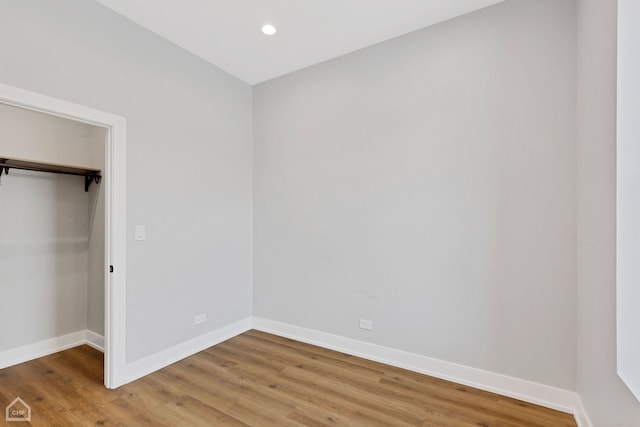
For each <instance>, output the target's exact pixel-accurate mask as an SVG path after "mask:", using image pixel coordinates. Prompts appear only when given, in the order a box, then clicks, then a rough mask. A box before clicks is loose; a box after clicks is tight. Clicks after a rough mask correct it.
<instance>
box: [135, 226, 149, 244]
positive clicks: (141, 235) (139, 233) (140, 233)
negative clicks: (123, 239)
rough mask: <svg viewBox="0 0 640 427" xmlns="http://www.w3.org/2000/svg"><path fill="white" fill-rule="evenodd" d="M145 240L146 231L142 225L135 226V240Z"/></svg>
mask: <svg viewBox="0 0 640 427" xmlns="http://www.w3.org/2000/svg"><path fill="white" fill-rule="evenodd" d="M146 238H147V229H146V227H145V226H144V225H136V240H144V239H146Z"/></svg>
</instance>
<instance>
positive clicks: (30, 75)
mask: <svg viewBox="0 0 640 427" xmlns="http://www.w3.org/2000/svg"><path fill="white" fill-rule="evenodd" d="M0 10H2V13H1V14H0V52H2V55H1V58H0V82H2V83H5V84H9V85H13V86H17V87H20V88H23V89H27V90H31V91H35V92H39V93H43V94H45V95H49V96H53V97H57V98H62V99H65V100H68V101H71V102H75V103H79V104H82V105H86V106H89V107H93V108H97V109H99V110H103V111H107V112H110V113H113V114H118V115H121V116H124V117H125V118H126V119H127V229H128V231H129V233H128V236H127V237H128V240H127V294H126V298H127V312H126V316H127V317H126V325H127V361H128V362H131V361H134V360H138V359H140V358H142V357H144V356H146V355H150V354H153V353H156V352H158V351H160V350H164V349H167V348H169V347H171V346H173V345H176V344H179V343H181V342H184V341H186V340H188V339H191V338H194V337H196V336H199V335H202V334H204V333H206V332H209V331H211V330H215V329H217V328H219V327H222V326H225V325H228V324H230V323H233V322H235V321H238V320H240V319H244V318H247V317H249V316H250V315H251V283H252V271H251V265H252V243H251V240H252V237H251V233H252V139H251V138H252V111H251V109H252V90H251V87H250V86H248V85H247V84H245V83H243V82H241V81H240V80H238V79H236V78H234V77H232V76H230V75H229V74H226V73H224V72H223V71H221V70H219V69H217V68H215V67H213V66H211V65H209V64H207V63H205V62H204V61H202V60H200V59H198V58H196V57H195V56H193V55H191V54H189V53H187V52H185V51H183V50H181V49H179V48H178V47H176V46H174V45H172V44H171V43H169V42H167V41H165V40H163V39H161V38H159V37H157V36H156V35H154V34H152V33H151V32H149V31H147V30H145V29H143V28H141V27H139V26H137V25H135V24H133V23H132V22H130V21H128V20H126V19H124V18H122V17H121V16H119V15H117V14H115V13H114V12H112V11H110V10H108V9H106V8H104V7H102V6H100V5H99V4H97V3H95V2H92V1H84V0H62V1H56V2H50V1H47V0H29V1H13V0H0ZM135 224H145V225H146V226H147V240H146V241H145V242H135V241H134V239H133V233H134V226H135ZM115 268H118V266H115ZM200 313H206V314H207V323H205V324H202V325H198V326H194V325H193V319H194V315H196V314H200Z"/></svg>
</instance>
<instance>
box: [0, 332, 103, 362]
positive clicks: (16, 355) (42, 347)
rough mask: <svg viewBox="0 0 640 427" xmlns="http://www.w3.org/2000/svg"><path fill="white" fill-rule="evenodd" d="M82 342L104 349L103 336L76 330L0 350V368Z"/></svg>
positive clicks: (75, 345) (81, 343)
mask: <svg viewBox="0 0 640 427" xmlns="http://www.w3.org/2000/svg"><path fill="white" fill-rule="evenodd" d="M83 344H88V345H90V346H91V347H94V348H96V349H98V350H100V351H104V337H102V336H100V335H98V334H96V333H94V332H91V331H87V330H84V331H78V332H73V333H70V334H67V335H62V336H60V337H55V338H50V339H47V340H43V341H39V342H36V343H33V344H27V345H25V346H22V347H18V348H12V349H10V350H5V351H2V352H0V369H4V368H8V367H9V366H13V365H17V364H19V363H24V362H28V361H29V360H33V359H37V358H39V357H44V356H48V355H50V354H53V353H57V352H59V351H63V350H67V349H69V348H72V347H77V346H79V345H83Z"/></svg>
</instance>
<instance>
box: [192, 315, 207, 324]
mask: <svg viewBox="0 0 640 427" xmlns="http://www.w3.org/2000/svg"><path fill="white" fill-rule="evenodd" d="M206 321H207V315H206V314H198V315H197V316H196V317H194V318H193V324H194V325H200V324H202V323H204V322H206Z"/></svg>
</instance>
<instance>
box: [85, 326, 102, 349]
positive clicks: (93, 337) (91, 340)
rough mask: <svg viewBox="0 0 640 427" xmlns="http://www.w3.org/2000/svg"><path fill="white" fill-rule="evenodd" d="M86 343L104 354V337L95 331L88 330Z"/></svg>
mask: <svg viewBox="0 0 640 427" xmlns="http://www.w3.org/2000/svg"><path fill="white" fill-rule="evenodd" d="M84 332H85V338H84V341H85V342H84V343H85V344H87V345H88V346H91V347H93V348H95V349H96V350H98V351H101V352H103V353H104V336H102V335H98V334H96V333H95V332H93V331H89V330H86V331H84Z"/></svg>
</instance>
